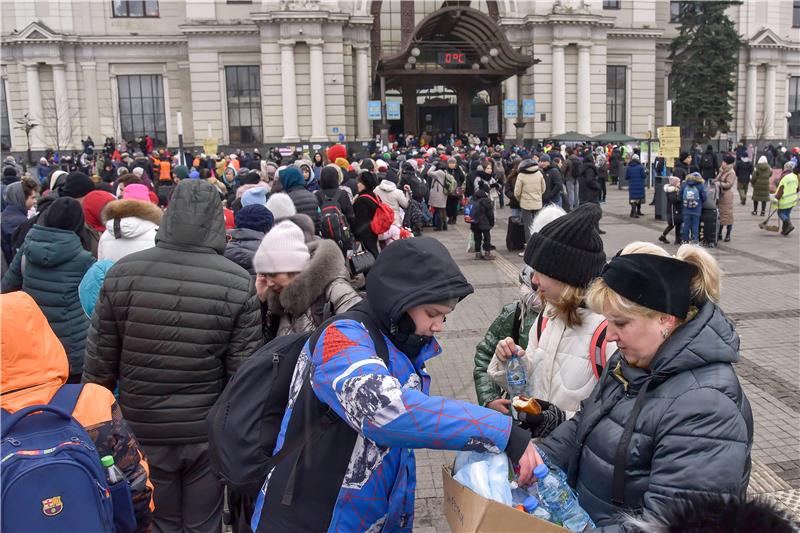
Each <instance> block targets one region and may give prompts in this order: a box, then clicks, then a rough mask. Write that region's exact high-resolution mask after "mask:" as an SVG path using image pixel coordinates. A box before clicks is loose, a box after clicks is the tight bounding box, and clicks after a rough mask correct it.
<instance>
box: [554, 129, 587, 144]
mask: <svg viewBox="0 0 800 533" xmlns="http://www.w3.org/2000/svg"><path fill="white" fill-rule="evenodd" d="M548 140H550V141H556V142H583V143H587V142H590V141H591V140H592V138H591V137H589V136H588V135H584V134H583V133H578V132H577V131H568V132H567V133H562V134H560V135H554V136H553V137H548Z"/></svg>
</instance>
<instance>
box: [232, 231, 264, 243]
mask: <svg viewBox="0 0 800 533" xmlns="http://www.w3.org/2000/svg"><path fill="white" fill-rule="evenodd" d="M228 235H229V236H230V238H231V240H232V241H258V242H261V240H262V239H263V238H264V235H265V234H264V233H261V232H260V231H256V230H254V229H250V228H234V229H231V230H228Z"/></svg>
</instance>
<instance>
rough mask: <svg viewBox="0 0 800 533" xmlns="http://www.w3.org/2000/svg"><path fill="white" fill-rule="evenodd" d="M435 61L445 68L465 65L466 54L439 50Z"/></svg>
mask: <svg viewBox="0 0 800 533" xmlns="http://www.w3.org/2000/svg"><path fill="white" fill-rule="evenodd" d="M437 63H438V64H439V65H441V66H443V67H445V68H459V67H466V66H467V54H465V53H464V52H439V53H438V54H437Z"/></svg>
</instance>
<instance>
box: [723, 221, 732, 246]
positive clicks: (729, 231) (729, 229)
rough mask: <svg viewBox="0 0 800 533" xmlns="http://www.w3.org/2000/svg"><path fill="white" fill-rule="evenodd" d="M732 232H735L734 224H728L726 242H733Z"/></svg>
mask: <svg viewBox="0 0 800 533" xmlns="http://www.w3.org/2000/svg"><path fill="white" fill-rule="evenodd" d="M731 231H733V224H728V227H727V228H726V229H725V242H731Z"/></svg>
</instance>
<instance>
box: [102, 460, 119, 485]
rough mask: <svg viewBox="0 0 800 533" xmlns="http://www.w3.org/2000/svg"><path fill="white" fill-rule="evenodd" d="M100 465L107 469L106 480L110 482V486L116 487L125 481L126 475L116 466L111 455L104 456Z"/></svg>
mask: <svg viewBox="0 0 800 533" xmlns="http://www.w3.org/2000/svg"><path fill="white" fill-rule="evenodd" d="M100 463H101V464H102V465H103V468H105V469H106V480H108V484H109V485H115V484H117V483H119V482H120V481H125V475H124V474H123V473H122V471H121V470H120V469H119V468H117V465H115V464H114V457H112V456H111V455H104V456H103V457H101V458H100Z"/></svg>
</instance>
